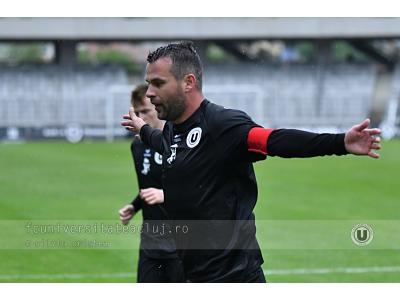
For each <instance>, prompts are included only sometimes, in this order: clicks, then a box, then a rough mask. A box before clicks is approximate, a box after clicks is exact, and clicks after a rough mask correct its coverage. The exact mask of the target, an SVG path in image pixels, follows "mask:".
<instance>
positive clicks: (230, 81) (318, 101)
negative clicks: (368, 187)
mask: <svg viewBox="0 0 400 300" xmlns="http://www.w3.org/2000/svg"><path fill="white" fill-rule="evenodd" d="M324 68H325V69H324V72H323V76H322V77H323V80H322V81H321V80H317V77H318V76H320V75H321V73H318V72H317V69H316V67H315V66H314V65H282V66H265V65H256V64H240V65H231V66H222V65H221V66H208V67H207V68H206V70H205V74H206V75H205V84H204V85H205V89H206V90H207V88H206V87H207V85H209V84H214V85H215V84H216V83H218V84H219V85H220V89H221V93H220V95H219V96H220V97H222V100H218V98H216V99H214V101H216V102H218V101H221V102H224V100H223V97H224V96H223V90H224V86H226V85H229V86H232V85H233V86H237V92H238V93H239V92H240V88H241V86H243V85H249V84H251V85H253V86H255V87H257V88H258V89H260V90H262V91H263V102H264V105H263V110H264V111H263V118H262V120H257V121H258V122H260V123H261V124H262V125H268V126H273V127H286V126H290V127H308V128H310V127H316V126H318V127H321V126H323V127H337V128H347V127H348V126H350V125H352V124H354V123H355V122H359V121H360V120H361V119H362V118H365V117H366V116H368V113H369V108H370V103H371V99H372V94H373V89H374V81H375V76H376V74H375V68H374V66H373V65H357V64H352V65H326V66H325V67H324ZM206 95H207V93H206ZM211 100H213V99H211ZM252 106H253V103H252V102H251V101H248V102H247V103H242V105H241V106H240V107H237V108H239V109H242V110H245V111H246V112H249V114H250V115H251V111H252V108H251V107H252Z"/></svg>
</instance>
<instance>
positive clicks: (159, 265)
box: [138, 251, 186, 283]
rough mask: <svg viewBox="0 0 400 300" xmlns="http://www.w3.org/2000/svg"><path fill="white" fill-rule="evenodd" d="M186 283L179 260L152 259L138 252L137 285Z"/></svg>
mask: <svg viewBox="0 0 400 300" xmlns="http://www.w3.org/2000/svg"><path fill="white" fill-rule="evenodd" d="M167 282H186V281H185V274H184V271H183V265H182V262H181V260H180V259H179V258H152V257H149V256H147V255H146V254H145V253H143V252H142V251H139V265H138V283H167Z"/></svg>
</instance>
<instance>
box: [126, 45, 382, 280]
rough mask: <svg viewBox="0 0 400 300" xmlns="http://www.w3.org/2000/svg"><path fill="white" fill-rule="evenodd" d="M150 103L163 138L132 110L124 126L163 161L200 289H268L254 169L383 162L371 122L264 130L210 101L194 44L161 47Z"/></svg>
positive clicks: (169, 199) (153, 58) (181, 249)
mask: <svg viewBox="0 0 400 300" xmlns="http://www.w3.org/2000/svg"><path fill="white" fill-rule="evenodd" d="M147 60H148V65H147V71H146V81H147V82H148V84H149V86H148V90H147V94H146V95H147V97H149V98H150V99H151V102H152V103H153V104H154V105H155V108H156V110H157V112H158V117H159V118H160V119H165V120H168V122H167V123H166V124H165V126H164V129H163V131H160V130H157V129H153V128H151V127H150V126H149V125H147V124H145V122H143V120H141V119H140V118H137V117H136V115H135V114H134V112H133V109H131V110H130V112H129V115H125V116H124V119H126V120H127V121H125V122H123V123H122V125H123V126H125V127H126V128H127V129H129V130H132V131H134V132H137V133H140V136H141V138H142V140H143V142H144V143H146V144H147V145H149V146H150V147H151V148H153V149H155V150H156V151H158V152H159V153H161V154H162V156H163V163H162V169H163V170H162V185H163V188H164V193H165V209H166V211H167V212H168V214H169V216H170V218H171V219H173V220H175V221H174V222H176V223H177V224H179V225H180V226H181V225H184V224H188V227H189V229H190V234H186V235H182V234H181V235H177V236H176V237H175V242H176V247H177V249H178V254H179V256H180V258H181V259H182V262H183V264H184V269H185V272H186V277H187V279H188V280H189V281H192V282H265V277H264V274H263V271H262V269H261V265H262V263H263V259H262V256H261V251H260V249H259V246H258V243H257V239H256V227H255V220H254V214H253V209H254V207H255V204H256V201H257V183H256V178H255V174H254V170H253V165H252V163H253V162H255V161H258V160H263V159H265V158H266V156H267V154H268V155H269V156H280V157H313V156H323V155H344V154H348V153H353V154H357V155H369V156H371V157H374V158H377V157H378V156H379V155H378V154H376V153H374V152H373V151H372V150H373V149H379V148H380V144H379V141H380V140H379V137H376V136H375V135H376V134H379V129H368V128H367V127H368V125H369V120H365V121H364V122H362V123H361V124H358V125H355V126H353V127H352V128H351V129H350V130H349V131H348V132H347V133H346V134H344V133H343V134H315V133H311V132H305V131H300V130H293V129H279V130H273V129H268V128H262V127H261V126H259V125H257V124H256V123H254V122H253V121H252V120H251V118H250V117H249V116H248V115H247V114H245V113H244V112H241V111H238V110H232V109H225V108H223V107H221V106H218V105H215V104H213V103H211V102H209V101H208V100H206V99H204V96H203V94H202V92H201V88H202V67H201V62H200V58H199V56H198V55H197V53H196V51H195V50H194V47H193V45H192V43H190V42H189V43H188V42H186V43H176V44H170V45H167V46H164V47H160V48H158V49H157V50H156V51H154V52H152V53H150V54H149V56H148V59H147Z"/></svg>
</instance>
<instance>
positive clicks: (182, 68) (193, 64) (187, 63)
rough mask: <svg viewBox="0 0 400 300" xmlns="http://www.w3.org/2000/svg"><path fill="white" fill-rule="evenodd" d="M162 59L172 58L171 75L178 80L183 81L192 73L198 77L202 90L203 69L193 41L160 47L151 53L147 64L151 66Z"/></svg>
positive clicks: (198, 86) (199, 87) (198, 84)
mask: <svg viewBox="0 0 400 300" xmlns="http://www.w3.org/2000/svg"><path fill="white" fill-rule="evenodd" d="M162 57H169V58H171V60H172V67H171V73H172V75H174V77H175V78H176V79H177V80H181V79H182V78H183V77H184V76H185V75H187V74H190V73H192V74H194V76H195V77H196V80H197V88H198V89H199V90H201V88H202V85H203V83H202V81H203V79H202V77H203V67H202V64H201V60H200V56H199V55H198V54H197V52H196V49H195V48H194V44H193V42H192V41H182V42H178V43H171V44H168V45H166V46H162V47H159V48H157V49H156V50H154V51H153V52H150V53H149V55H148V56H147V62H148V63H150V64H151V63H153V62H155V61H157V60H158V59H160V58H162Z"/></svg>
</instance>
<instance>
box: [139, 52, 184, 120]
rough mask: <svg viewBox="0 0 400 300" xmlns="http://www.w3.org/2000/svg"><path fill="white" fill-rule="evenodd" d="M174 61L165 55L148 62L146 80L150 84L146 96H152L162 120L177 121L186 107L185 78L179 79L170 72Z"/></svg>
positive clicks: (151, 98) (152, 101)
mask: <svg viewBox="0 0 400 300" xmlns="http://www.w3.org/2000/svg"><path fill="white" fill-rule="evenodd" d="M171 67H172V61H171V59H170V58H169V57H163V58H160V59H158V60H157V61H155V62H154V63H151V64H148V65H147V69H146V81H147V83H148V84H149V86H148V89H147V93H146V96H147V97H149V98H150V100H151V103H152V104H154V106H155V108H156V111H157V113H158V118H159V119H161V120H168V121H175V120H177V119H178V118H179V117H180V116H181V115H182V113H183V112H184V111H185V109H186V100H185V94H184V92H183V85H184V82H183V80H179V81H177V80H176V79H175V77H174V75H173V74H172V73H171V72H170V69H171Z"/></svg>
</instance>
